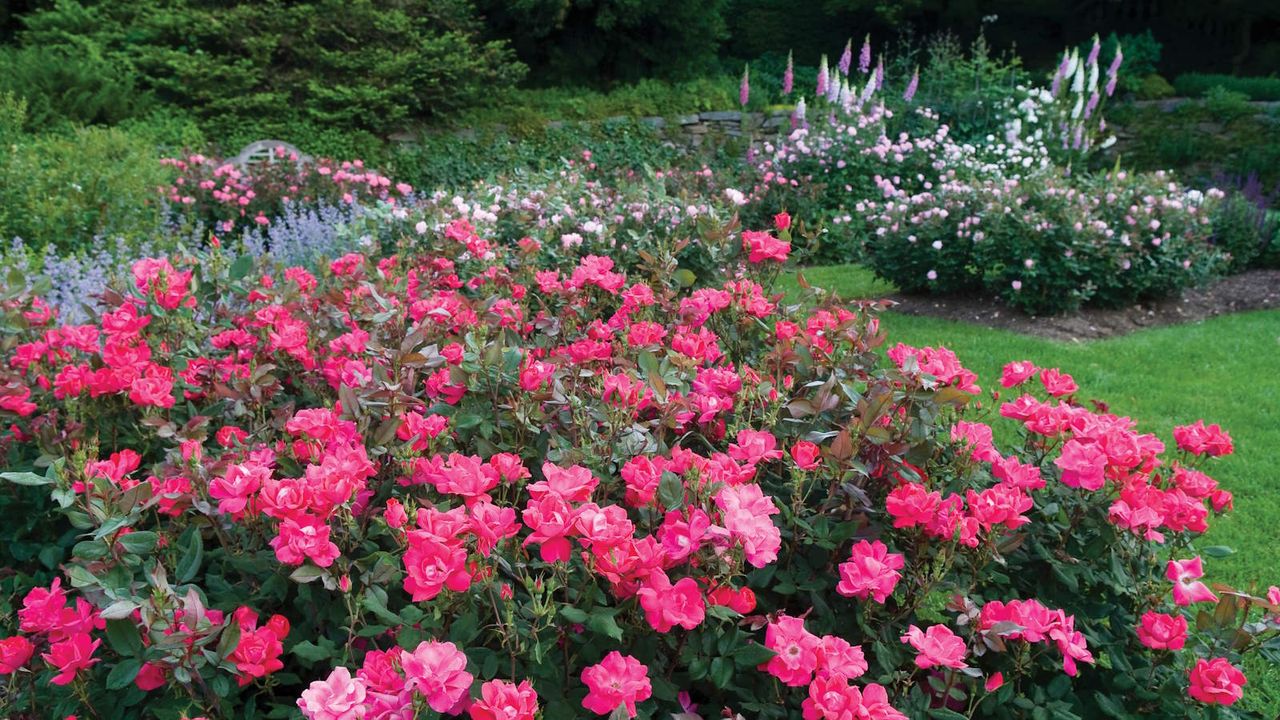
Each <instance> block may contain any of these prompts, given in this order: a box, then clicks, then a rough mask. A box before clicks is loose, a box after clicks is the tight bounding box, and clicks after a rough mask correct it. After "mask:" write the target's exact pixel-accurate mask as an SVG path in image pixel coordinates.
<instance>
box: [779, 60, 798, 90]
mask: <svg viewBox="0 0 1280 720" xmlns="http://www.w3.org/2000/svg"><path fill="white" fill-rule="evenodd" d="M795 79H796V73H795V68H794V66H793V65H792V60H791V53H790V52H789V51H788V52H787V69H786V70H784V71H782V94H783V95H790V94H791V88H792V86H793V85H794V84H795Z"/></svg>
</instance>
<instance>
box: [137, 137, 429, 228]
mask: <svg viewBox="0 0 1280 720" xmlns="http://www.w3.org/2000/svg"><path fill="white" fill-rule="evenodd" d="M160 162H161V164H162V165H165V166H168V167H172V168H173V169H174V170H175V171H177V177H176V178H174V180H173V183H172V184H171V185H169V186H167V187H163V188H160V190H161V194H162V195H163V196H164V198H165V199H166V200H167V201H168V202H169V203H170V204H171V205H173V206H174V207H175V209H178V210H182V211H184V212H190V211H192V210H193V209H194V210H195V211H196V212H200V213H204V214H207V215H209V216H211V218H212V219H214V220H215V221H216V223H215V226H214V227H213V228H212V229H213V231H214V232H219V233H229V232H232V231H233V230H235V229H236V228H237V227H239V226H240V225H241V224H242V223H243V222H248V223H252V224H255V225H269V224H270V223H271V221H272V218H273V217H274V216H275V215H277V214H278V213H279V212H280V209H281V207H282V206H283V205H284V204H287V203H291V202H303V203H308V202H315V201H320V200H325V201H329V202H333V203H337V202H343V203H353V202H356V201H357V200H362V199H374V200H386V201H389V202H395V201H396V200H397V199H402V198H405V197H407V196H408V195H409V194H410V193H412V192H413V187H412V186H410V185H408V184H406V183H397V182H393V181H392V180H391V179H390V178H388V177H387V176H385V175H382V174H380V173H378V172H375V171H373V170H370V169H369V168H366V167H365V165H364V162H363V161H361V160H350V161H343V162H340V163H339V162H335V161H333V160H328V159H320V160H315V161H312V160H311V159H310V158H302V157H300V156H299V155H298V154H297V153H296V152H287V151H286V150H285V149H284V148H283V147H276V148H275V149H274V150H273V151H272V157H271V159H270V160H269V161H263V162H258V163H254V164H250V165H246V166H243V167H241V166H238V165H236V164H234V163H232V162H230V161H227V160H219V159H217V158H211V157H208V156H205V155H202V154H199V153H195V154H191V155H187V156H186V157H178V158H164V159H162V160H161V161H160Z"/></svg>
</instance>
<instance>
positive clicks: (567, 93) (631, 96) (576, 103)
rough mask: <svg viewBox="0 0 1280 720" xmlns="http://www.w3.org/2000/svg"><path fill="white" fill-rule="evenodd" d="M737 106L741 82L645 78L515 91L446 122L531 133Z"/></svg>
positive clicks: (710, 78) (724, 77)
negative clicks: (595, 86) (603, 87)
mask: <svg viewBox="0 0 1280 720" xmlns="http://www.w3.org/2000/svg"><path fill="white" fill-rule="evenodd" d="M753 72H754V70H753ZM754 92H755V90H754V88H753V89H752V93H753V94H754ZM737 106H738V83H737V79H736V78H732V77H729V76H727V75H714V76H707V77H701V78H696V79H693V80H683V81H677V82H665V81H662V80H654V79H645V80H641V81H639V82H636V83H633V84H629V85H618V86H615V87H613V88H610V89H609V90H608V91H607V92H600V91H597V90H592V89H589V88H582V87H572V88H538V89H520V90H513V91H510V92H507V93H504V94H503V95H502V97H501V98H499V99H498V100H497V102H496V103H495V104H493V105H490V106H487V107H482V108H476V109H474V110H468V111H465V112H462V113H459V114H456V115H454V116H452V117H450V118H447V120H448V121H449V122H448V124H449V125H452V126H457V127H463V128H475V127H481V126H495V125H506V126H508V127H510V128H512V129H515V130H517V131H519V130H521V129H523V130H526V131H527V130H538V129H541V127H540V126H542V125H545V124H546V123H548V122H552V121H566V120H605V119H608V118H617V117H620V116H626V117H629V118H640V117H653V116H658V117H672V116H675V115H681V114H685V113H690V112H700V111H704V110H730V109H734V108H736V107H737Z"/></svg>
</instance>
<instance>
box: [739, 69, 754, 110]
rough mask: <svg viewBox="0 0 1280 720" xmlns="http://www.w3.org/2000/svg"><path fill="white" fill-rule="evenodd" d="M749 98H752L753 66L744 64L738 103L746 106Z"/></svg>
mask: <svg viewBox="0 0 1280 720" xmlns="http://www.w3.org/2000/svg"><path fill="white" fill-rule="evenodd" d="M749 99H751V66H750V65H744V66H743V67H742V85H741V86H739V87H738V103H739V104H740V105H742V106H743V107H746V106H747V100H749Z"/></svg>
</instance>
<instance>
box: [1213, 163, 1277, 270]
mask: <svg viewBox="0 0 1280 720" xmlns="http://www.w3.org/2000/svg"><path fill="white" fill-rule="evenodd" d="M1223 179H1224V180H1231V179H1230V178H1223ZM1234 184H1236V185H1237V187H1238V190H1236V191H1234V192H1230V193H1229V194H1228V196H1227V198H1226V200H1225V201H1224V202H1222V203H1221V204H1220V205H1219V206H1218V210H1217V212H1216V213H1214V215H1213V242H1214V244H1215V245H1217V246H1218V247H1219V248H1221V249H1222V251H1223V252H1224V253H1226V254H1227V256H1228V258H1229V262H1230V268H1231V269H1232V270H1234V271H1236V272H1239V271H1241V270H1244V269H1245V268H1247V267H1250V266H1251V265H1253V264H1254V262H1255V261H1257V260H1259V259H1261V258H1263V257H1265V256H1266V255H1267V253H1268V251H1269V250H1270V246H1271V244H1272V239H1273V237H1274V235H1275V232H1276V229H1277V223H1276V222H1275V220H1274V219H1272V218H1270V217H1269V216H1268V213H1267V206H1268V205H1269V204H1270V202H1271V201H1272V200H1273V199H1274V197H1275V195H1276V193H1275V192H1272V193H1271V194H1270V195H1268V194H1267V193H1265V192H1264V191H1263V189H1262V184H1261V183H1260V182H1258V177H1257V175H1250V176H1248V177H1246V178H1243V179H1236V180H1235V182H1234Z"/></svg>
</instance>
